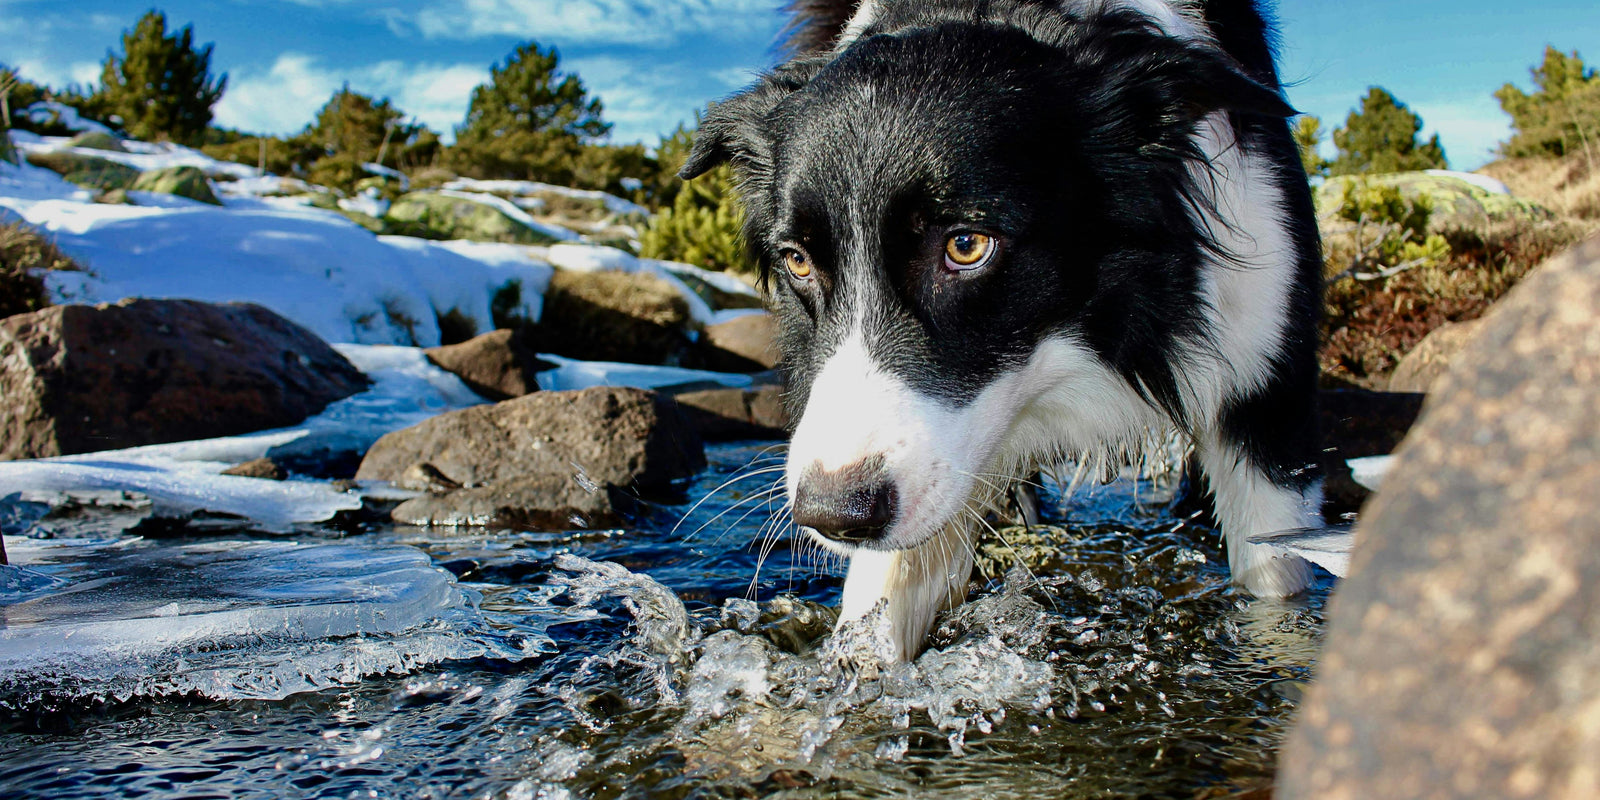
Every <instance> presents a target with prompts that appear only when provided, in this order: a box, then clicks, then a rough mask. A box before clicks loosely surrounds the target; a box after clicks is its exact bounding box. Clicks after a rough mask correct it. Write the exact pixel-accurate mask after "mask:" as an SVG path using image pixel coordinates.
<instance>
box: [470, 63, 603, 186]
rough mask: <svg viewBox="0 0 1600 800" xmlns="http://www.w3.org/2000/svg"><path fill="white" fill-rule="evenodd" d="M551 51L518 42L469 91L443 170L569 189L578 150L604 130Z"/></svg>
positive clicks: (595, 107) (597, 109) (595, 106)
mask: <svg viewBox="0 0 1600 800" xmlns="http://www.w3.org/2000/svg"><path fill="white" fill-rule="evenodd" d="M560 60H561V59H560V55H559V54H558V53H557V52H556V50H555V48H550V49H548V50H546V49H543V48H540V47H539V45H538V43H536V42H524V43H523V44H520V45H518V46H517V48H516V50H515V51H513V52H512V53H511V55H510V56H508V57H507V58H506V60H505V62H504V63H502V64H497V65H495V66H494V67H493V68H492V69H491V70H490V73H489V76H490V77H489V82H488V83H485V84H482V85H480V86H478V87H477V88H476V89H473V90H472V100H471V102H470V104H469V105H468V107H467V119H466V122H465V123H464V124H463V125H462V126H461V127H460V128H457V129H456V144H455V146H454V147H452V148H450V151H449V152H448V153H447V155H446V160H447V162H448V166H450V167H451V168H452V169H455V170H456V171H458V172H460V173H461V174H463V175H468V176H470V177H474V178H505V179H512V180H538V181H548V182H550V183H561V184H570V183H571V182H572V179H573V175H574V170H573V165H574V164H575V162H576V161H577V160H578V159H579V158H580V156H581V155H582V146H583V145H584V144H587V143H592V142H595V141H596V140H598V139H600V138H601V137H603V136H605V135H606V133H607V132H608V131H610V129H611V126H610V125H609V124H607V123H606V122H605V121H604V120H602V119H601V117H600V114H601V111H602V106H601V104H600V101H599V100H598V99H593V98H590V97H589V93H588V90H587V89H586V88H584V85H583V81H582V80H581V79H580V78H579V77H578V76H577V75H564V74H563V73H561V72H560V71H559V70H558V67H559V65H560Z"/></svg>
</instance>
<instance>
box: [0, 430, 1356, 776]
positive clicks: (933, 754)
mask: <svg viewBox="0 0 1600 800" xmlns="http://www.w3.org/2000/svg"><path fill="white" fill-rule="evenodd" d="M708 455H709V457H710V460H711V461H712V468H711V470H709V471H708V472H707V473H706V474H705V475H704V476H702V477H701V478H700V479H699V480H698V482H697V483H696V484H695V485H694V486H692V487H690V488H689V491H688V493H687V496H689V497H695V498H698V497H700V496H703V495H705V494H706V493H707V492H710V491H712V490H713V489H714V488H716V487H718V486H719V485H721V484H723V483H724V482H725V481H726V480H728V479H729V478H730V477H732V476H735V475H738V474H742V473H741V470H743V471H746V472H748V471H751V470H750V467H751V465H752V464H754V466H755V467H756V468H760V467H763V466H770V465H771V463H772V462H771V461H770V459H771V456H770V455H768V454H766V453H765V452H764V451H763V450H762V449H760V448H758V447H755V446H739V445H733V446H721V447H717V448H713V449H712V450H711V451H710V453H709V454H708ZM763 458H766V459H769V460H767V461H763V460H762V459H763ZM774 477H775V475H773V474H771V473H766V474H758V475H755V476H754V477H751V478H749V479H747V480H744V481H740V482H737V483H734V484H733V485H732V486H730V487H727V488H724V489H722V490H721V491H718V492H716V493H715V494H714V495H712V497H711V499H710V500H709V501H707V502H705V503H703V504H701V505H699V506H698V507H696V508H694V509H693V511H692V512H691V513H690V514H689V516H688V518H687V520H686V521H685V522H684V523H683V524H682V525H681V526H677V527H676V530H674V528H675V523H676V522H677V520H678V518H679V517H680V516H681V515H682V514H683V513H684V512H685V511H687V510H688V506H687V505H685V506H683V507H663V508H660V509H659V510H658V511H657V512H656V513H653V514H652V515H651V516H650V517H648V518H646V519H643V520H641V521H640V523H639V526H638V527H637V528H630V529H626V530H603V531H600V530H594V531H577V532H566V533H526V532H511V531H495V530H481V529H478V530H473V529H462V530H422V529H415V528H393V527H387V526H379V525H365V526H363V525H356V524H353V523H350V522H349V521H348V520H346V521H344V522H343V523H342V524H340V525H338V526H327V527H325V528H320V529H310V528H301V529H300V530H299V531H298V532H297V533H295V534H292V535H289V536H282V535H276V536H271V535H265V534H255V533H252V532H251V530H250V526H249V525H248V524H246V523H239V522H237V521H235V523H234V524H233V525H232V526H231V527H229V526H226V525H223V526H220V528H219V526H218V525H217V524H216V523H215V521H212V522H211V524H209V525H207V526H205V527H204V529H203V530H204V533H203V535H202V534H200V533H197V531H196V530H195V529H193V528H192V527H185V526H170V525H169V526H151V525H144V526H143V527H135V528H134V532H135V533H143V534H145V535H143V536H142V537H141V536H133V535H129V534H123V535H120V536H111V535H108V534H106V533H105V531H104V530H100V531H99V532H96V529H95V525H93V524H89V525H87V527H86V529H87V530H88V531H89V532H88V533H81V532H80V533H79V534H77V536H78V538H55V539H50V540H47V541H39V542H34V541H24V540H21V539H19V538H17V537H13V538H12V539H11V540H10V541H11V542H12V543H13V549H14V551H16V552H13V556H14V557H15V558H17V560H18V561H20V562H24V563H28V564H29V569H27V570H17V569H16V568H11V570H10V572H7V573H6V576H7V580H5V581H0V602H3V603H4V605H0V794H3V796H4V797H6V798H32V797H40V798H45V797H48V798H81V797H113V796H115V797H185V798H201V797H261V798H276V797H339V798H346V797H363V798H367V797H371V798H387V797H395V798H402V797H404V798H444V797H463V798H466V797H471V798H477V797H506V798H537V797H545V798H567V797H583V798H619V797H706V798H711V797H717V798H721V797H769V796H771V797H786V798H790V797H792V798H802V797H805V798H809V797H829V798H831V797H863V798H876V797H902V796H910V795H916V796H919V797H920V796H930V797H971V798H1007V797H1018V798H1034V799H1037V798H1044V797H1086V798H1087V797H1180V798H1221V797H1266V796H1268V794H1269V792H1270V784H1271V776H1272V771H1273V761H1274V753H1275V750H1276V747H1277V745H1278V743H1279V741H1280V740H1281V738H1282V736H1283V734H1284V733H1285V731H1286V725H1287V722H1288V720H1289V718H1290V716H1291V714H1292V713H1293V710H1294V707H1295V704H1296V702H1297V700H1298V698H1299V694H1300V690H1301V687H1302V686H1303V684H1304V682H1305V680H1306V679H1307V675H1308V670H1309V666H1310V663H1311V660H1312V657H1313V655H1314V653H1315V649H1316V645H1317V641H1318V639H1319V637H1320V635H1321V627H1322V604H1323V601H1324V599H1325V597H1326V593H1327V588H1328V587H1327V584H1326V583H1324V584H1323V585H1321V586H1319V587H1318V589H1317V590H1316V591H1314V592H1313V593H1311V595H1310V596H1308V597H1305V598H1302V599H1298V600H1295V601H1290V602H1276V601H1257V600H1253V599H1250V598H1249V597H1247V596H1245V595H1243V594H1241V593H1239V592H1237V591H1236V590H1234V589H1231V588H1230V587H1229V586H1228V584H1227V573H1226V568H1225V566H1224V565H1223V563H1222V556H1221V551H1220V549H1219V547H1218V542H1217V536H1216V532H1215V530H1213V529H1211V528H1209V527H1207V526H1205V525H1204V524H1201V523H1199V522H1197V521H1194V520H1188V519H1182V518H1179V517H1178V516H1175V515H1174V513H1173V512H1172V511H1171V510H1169V508H1168V507H1167V506H1166V505H1165V504H1163V503H1161V502H1159V501H1162V500H1163V499H1164V498H1163V496H1162V495H1161V493H1160V492H1155V493H1153V494H1152V493H1151V492H1150V491H1148V487H1146V488H1145V489H1143V490H1141V491H1143V492H1144V493H1143V494H1142V495H1141V494H1140V492H1139V491H1135V490H1136V489H1139V487H1138V486H1137V485H1135V484H1132V483H1129V482H1117V483H1113V484H1110V485H1108V486H1106V487H1101V488H1097V489H1080V490H1078V491H1076V492H1074V493H1073V494H1072V495H1071V496H1070V497H1068V498H1065V499H1063V498H1062V497H1061V493H1060V492H1059V491H1057V490H1055V489H1054V488H1051V487H1047V491H1046V492H1045V501H1046V502H1045V509H1046V516H1047V518H1048V520H1050V521H1053V522H1054V523H1055V524H1053V525H1048V526H1045V527H1042V528H1036V529H1034V530H1032V531H1021V530H1015V529H1014V530H1011V531H1010V532H1009V533H1008V534H1007V536H1006V537H1005V538H1004V540H999V539H997V540H995V541H991V542H987V543H986V544H985V553H984V555H985V558H984V561H985V564H986V567H987V569H988V570H989V571H990V572H995V573H998V572H1001V571H1003V570H1009V571H1006V572H1005V574H998V575H987V576H982V577H980V578H979V579H978V580H977V582H976V590H975V591H974V594H973V602H970V603H968V604H967V605H965V606H963V607H962V608H960V609H958V610H957V611H956V612H954V613H952V614H949V615H947V616H946V618H944V619H943V620H942V621H941V623H940V625H939V627H938V629H937V631H936V633H935V636H934V642H933V645H932V647H931V648H930V649H929V650H928V651H927V652H926V653H924V654H923V655H922V656H921V657H920V658H919V659H918V660H917V661H916V662H915V663H914V664H908V665H887V664H882V663H880V662H878V661H876V660H875V658H874V652H875V651H876V649H877V647H878V639H877V638H876V635H875V634H876V633H877V631H876V628H877V627H878V626H877V625H876V624H875V623H876V622H878V621H877V620H874V619H872V618H870V617H869V618H868V619H866V620H863V621H861V622H860V623H859V624H856V625H853V626H850V627H849V628H848V629H847V630H845V631H842V632H841V633H840V634H838V635H833V636H830V635H829V633H830V631H831V630H832V626H833V621H834V620H833V614H832V611H831V610H830V607H831V606H832V605H834V604H835V603H836V602H837V599H838V593H839V588H838V586H839V580H838V565H836V564H819V563H817V562H816V561H815V560H814V559H813V557H811V556H810V555H809V554H808V553H806V552H804V550H805V548H802V547H798V546H796V543H794V542H791V541H788V540H786V539H782V538H776V537H769V536H767V534H769V533H772V532H773V531H774V530H776V529H777V528H778V527H779V526H776V525H774V524H771V523H770V521H769V520H770V514H771V511H772V510H773V509H771V508H770V506H769V497H770V495H768V494H766V492H767V491H768V490H769V489H770V488H771V486H772V483H771V479H772V478H774ZM25 506H26V504H23V505H21V506H19V505H17V504H13V508H11V509H10V511H6V510H3V509H0V523H3V522H4V521H5V515H6V514H7V513H9V514H10V515H11V517H12V519H13V522H12V524H13V528H15V527H16V526H18V525H22V524H24V523H27V524H32V525H34V526H35V528H34V529H35V530H40V529H41V528H39V526H40V525H42V523H41V522H39V521H38V519H37V518H38V517H39V516H40V515H41V514H43V513H44V511H43V510H42V507H39V508H37V509H35V512H28V509H27V507H25ZM19 509H20V510H19ZM28 513H33V514H34V516H33V517H32V518H29V517H28V516H27V515H28ZM106 513H108V514H117V513H124V514H125V513H126V510H125V509H122V510H115V509H113V510H112V511H107V512H106ZM19 515H20V517H21V518H22V519H23V522H22V523H18V522H16V519H17V518H18V517H19ZM29 519H33V522H31V523H29V522H28V520H29ZM90 522H91V523H92V522H93V515H90ZM7 532H8V533H13V532H15V531H14V529H7ZM157 534H159V535H157ZM19 544H20V545H22V546H21V547H18V546H17V545H19ZM1019 554H1020V555H1023V556H1026V557H1025V558H1024V559H1023V560H1024V561H1026V562H1027V566H1026V567H1021V566H1015V562H1016V561H1017V558H1016V556H1017V555H1019ZM758 563H759V565H760V571H759V574H758V572H757V567H758ZM7 581H9V583H8V582H7ZM63 586H65V587H68V590H63V588H62V587H63ZM79 589H81V591H79ZM107 598H110V599H109V600H108V599H107ZM8 637H9V638H8ZM152 642H155V644H152Z"/></svg>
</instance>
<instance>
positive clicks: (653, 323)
mask: <svg viewBox="0 0 1600 800" xmlns="http://www.w3.org/2000/svg"><path fill="white" fill-rule="evenodd" d="M692 325H693V320H692V318H691V317H690V314H689V304H688V303H687V302H686V301H685V300H684V299H683V295H681V294H679V293H678V290H677V289H676V288H674V287H673V286H672V285H671V284H669V283H667V282H666V281H663V280H661V279H660V278H657V277H655V276H654V275H649V274H645V273H623V272H574V271H570V270H562V269H558V270H556V271H555V275H554V276H553V277H551V279H550V286H549V288H548V289H546V290H545V294H544V311H543V313H542V314H541V316H540V318H539V325H538V329H537V334H536V335H537V340H538V344H537V346H538V348H539V350H540V352H544V353H554V354H556V355H558V356H566V357H567V358H576V359H580V360H583V361H625V362H628V363H632V364H669V365H676V364H678V363H679V362H680V361H681V359H682V357H683V354H684V353H685V352H686V351H687V350H688V347H689V336H688V331H689V330H690V328H691V327H692Z"/></svg>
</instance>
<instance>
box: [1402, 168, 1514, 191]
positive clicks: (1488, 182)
mask: <svg viewBox="0 0 1600 800" xmlns="http://www.w3.org/2000/svg"><path fill="white" fill-rule="evenodd" d="M1423 172H1425V173H1426V174H1428V175H1433V176H1435V177H1439V178H1455V179H1456V180H1461V181H1466V182H1467V183H1470V184H1472V185H1473V186H1476V187H1478V188H1479V189H1482V190H1484V191H1486V192H1488V193H1489V194H1506V195H1509V194H1511V187H1509V186H1506V185H1505V184H1504V183H1501V182H1500V181H1498V180H1495V179H1494V178H1491V177H1489V176H1488V175H1479V174H1478V173H1476V172H1456V171H1455V170H1453V169H1430V170H1423Z"/></svg>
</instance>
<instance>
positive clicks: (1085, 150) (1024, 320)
mask: <svg viewBox="0 0 1600 800" xmlns="http://www.w3.org/2000/svg"><path fill="white" fill-rule="evenodd" d="M801 15H802V19H801V20H800V25H801V30H802V39H803V40H806V39H807V37H809V39H808V40H809V42H810V43H811V44H812V45H813V46H812V47H811V48H810V49H809V50H806V51H803V52H800V53H799V54H797V55H796V56H795V57H794V58H793V59H791V60H790V61H789V62H788V63H786V64H784V65H782V66H780V67H778V68H777V69H775V70H773V71H772V72H771V73H769V74H767V75H766V76H764V77H763V78H762V79H761V80H760V81H759V82H758V83H757V84H756V85H754V86H752V87H751V88H749V89H747V90H745V91H744V92H743V93H741V94H738V95H735V96H734V97H732V98H730V99H728V100H727V101H725V102H723V103H720V104H717V105H716V106H714V107H713V108H712V109H711V110H710V112H709V113H708V114H707V116H706V117H705V119H704V120H703V121H702V123H701V126H700V131H699V135H698V137H697V140H696V142H695V146H694V149H693V151H692V153H691V155H690V156H689V159H688V162H687V164H686V165H685V166H684V168H683V171H682V173H681V174H682V175H683V176H684V177H693V176H696V175H699V174H701V173H703V172H705V171H706V170H708V169H710V168H711V167H713V166H715V165H716V164H718V163H720V162H723V161H725V160H731V161H732V162H733V164H734V166H735V168H736V170H737V171H738V173H739V174H740V176H741V179H742V193H743V197H744V200H745V203H746V208H747V212H748V223H747V234H748V237H749V242H750V246H751V248H752V250H753V252H754V253H755V254H756V255H757V256H758V257H759V258H760V260H761V262H762V264H763V268H764V270H765V272H766V277H767V280H768V289H769V294H770V296H771V303H772V306H773V308H774V310H775V312H776V313H777V315H778V316H779V318H780V320H781V329H782V340H781V350H782V353H783V358H784V369H785V372H786V377H787V379H788V382H789V383H788V385H789V389H790V392H791V405H792V411H793V412H794V417H795V418H796V419H798V420H799V422H798V424H797V428H796V430H795V432H794V439H793V441H792V443H791V446H790V450H789V455H788V464H787V470H786V480H787V491H788V499H789V501H790V502H791V503H792V510H793V514H794V519H795V522H796V523H798V524H799V525H801V526H802V527H803V528H805V529H806V531H807V533H808V534H810V535H812V536H814V537H816V538H817V540H818V541H819V542H821V543H822V544H823V545H824V546H825V547H827V548H829V549H830V550H832V551H834V552H837V553H842V554H847V555H848V556H849V558H850V566H849V574H848V577H847V578H846V579H845V590H844V603H843V609H842V616H843V618H844V619H851V618H855V617H860V616H862V615H864V614H866V613H867V612H868V611H870V610H871V609H872V608H873V607H874V606H876V605H878V604H879V603H880V602H886V603H887V608H888V616H889V619H890V620H891V622H892V624H893V626H894V637H895V641H896V645H897V647H898V649H899V653H900V656H901V657H902V658H910V657H913V656H915V655H916V653H917V652H918V651H919V650H920V649H921V647H922V642H923V639H924V637H925V636H926V635H927V632H928V630H929V629H930V627H931V625H932V623H933V620H934V617H935V616H936V615H937V614H938V613H940V612H941V611H942V610H944V609H946V608H948V607H949V606H950V605H951V604H953V603H956V602H960V601H961V600H963V599H964V598H965V594H966V586H967V583H968V581H969V580H970V576H971V570H972V539H973V537H974V535H975V533H976V527H975V526H976V524H977V519H976V513H975V512H974V511H973V509H974V508H975V507H981V506H983V505H984V504H987V503H989V502H991V501H992V500H994V498H995V497H996V496H997V495H998V494H999V493H1000V491H1002V488H1001V487H1004V486H1005V485H1007V484H1009V482H1011V481H1013V480H1015V479H1016V478H1017V477H1018V476H1021V475H1026V474H1029V472H1031V471H1032V470H1033V469H1035V468H1037V466H1039V465H1041V464H1048V463H1050V462H1051V461H1052V460H1058V459H1063V458H1072V457H1078V458H1082V457H1084V454H1089V455H1091V456H1093V455H1095V454H1105V453H1117V452H1121V451H1122V450H1123V449H1124V448H1126V447H1129V446H1130V445H1131V444H1133V443H1135V442H1138V441H1141V440H1143V439H1144V437H1145V436H1146V435H1147V432H1149V431H1159V430H1172V429H1176V430H1178V431H1181V432H1182V433H1184V434H1185V435H1187V436H1188V437H1189V439H1190V440H1191V441H1192V443H1193V445H1194V448H1195V452H1196V454H1197V457H1198V459H1199V463H1200V465H1201V466H1202V468H1203V469H1204V472H1205V474H1206V476H1207V479H1208V481H1209V484H1210V486H1211V489H1212V492H1213V494H1214V495H1215V499H1216V508H1217V515H1218V518H1219V519H1220V520H1221V523H1222V529H1223V534H1224V537H1225V539H1226V541H1227V550H1228V559H1229V563H1230V567H1231V569H1232V572H1233V576H1234V580H1235V581H1236V582H1237V583H1240V584H1242V585H1243V586H1244V587H1246V588H1247V589H1248V590H1250V591H1251V592H1254V593H1255V594H1257V595H1263V596H1286V595H1291V594H1294V593H1296V592H1299V591H1300V590H1301V589H1303V588H1305V586H1306V585H1307V583H1308V582H1309V581H1310V578H1311V572H1310V568H1309V566H1308V565H1307V564H1306V563H1305V562H1304V561H1302V560H1300V559H1299V558H1297V557H1295V556H1293V555H1290V554H1288V553H1286V552H1284V551H1280V550H1277V549H1274V548H1272V547H1269V546H1265V545H1257V544H1252V543H1251V542H1249V541H1248V539H1249V538H1250V537H1251V536H1253V535H1255V534H1260V533H1265V532H1270V531H1276V530H1282V529H1292V528H1302V527H1310V526H1314V525H1317V524H1320V512H1319V507H1320V502H1321V487H1320V477H1319V473H1318V468H1317V466H1316V464H1317V462H1318V457H1317V436H1316V430H1315V421H1314V416H1315V415H1314V408H1313V406H1314V403H1315V396H1316V383H1317V369H1316V361H1315V347H1316V318H1317V313H1318V309H1319V307H1320V300H1319V294H1320V291H1321V289H1320V287H1321V260H1320V257H1319V253H1318V249H1319V248H1318V242H1317V231H1316V227H1315V217H1314V213H1313V210H1312V205H1311V198H1310V193H1309V190H1308V188H1307V185H1306V178H1305V174H1304V172H1303V171H1302V169H1301V166H1300V161H1299V158H1298V155H1297V153H1296V150H1295V145H1294V143H1293V141H1292V139H1291V137H1290V135H1289V130H1288V125H1287V121H1286V120H1287V118H1288V117H1290V116H1291V115H1292V114H1293V113H1294V112H1293V111H1292V110H1291V109H1290V108H1289V106H1288V105H1287V104H1286V103H1285V101H1284V99H1283V97H1282V94H1281V88H1280V86H1279V83H1278V78H1277V74H1276V70H1275V68H1274V66H1273V60H1272V47H1271V39H1270V32H1269V27H1268V25H1267V24H1266V22H1265V20H1264V17H1263V13H1262V12H1261V10H1260V9H1259V8H1258V7H1257V5H1256V3H1255V2H1253V0H1194V2H1185V0H1170V1H1169V2H1163V0H862V2H860V4H859V6H857V5H856V3H846V2H830V0H807V1H806V2H805V3H804V7H803V8H802V11H801ZM817 45H820V46H817Z"/></svg>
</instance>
